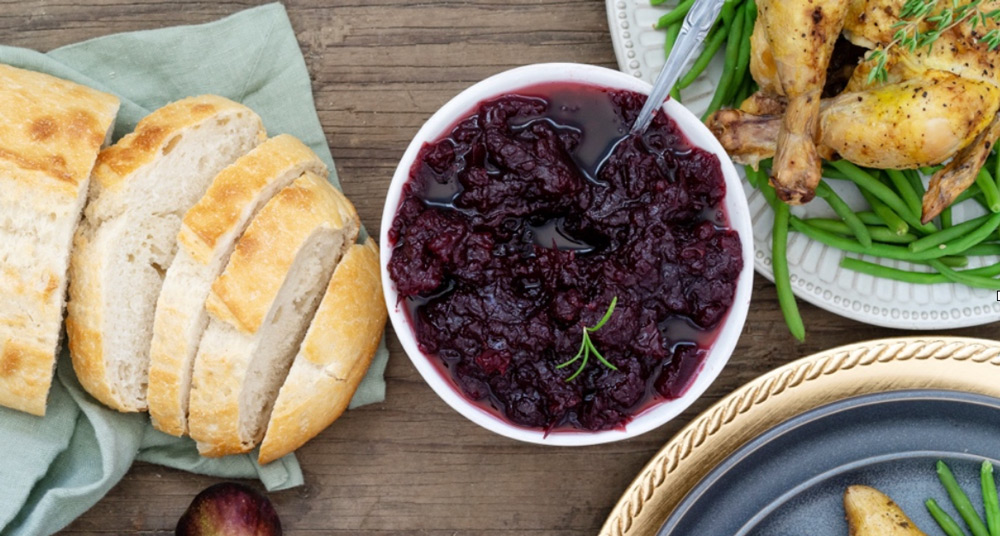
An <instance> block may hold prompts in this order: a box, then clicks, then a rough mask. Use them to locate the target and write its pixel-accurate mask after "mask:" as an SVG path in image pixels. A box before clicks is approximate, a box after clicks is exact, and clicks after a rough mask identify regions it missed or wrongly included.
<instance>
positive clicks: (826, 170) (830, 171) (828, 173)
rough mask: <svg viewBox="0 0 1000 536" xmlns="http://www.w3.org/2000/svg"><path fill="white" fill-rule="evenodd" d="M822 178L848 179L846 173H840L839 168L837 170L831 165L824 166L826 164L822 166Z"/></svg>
mask: <svg viewBox="0 0 1000 536" xmlns="http://www.w3.org/2000/svg"><path fill="white" fill-rule="evenodd" d="M823 178H825V179H837V180H842V181H846V180H849V179H848V178H847V175H844V174H843V173H841V172H840V170H838V169H837V168H835V167H831V166H826V165H824V166H823Z"/></svg>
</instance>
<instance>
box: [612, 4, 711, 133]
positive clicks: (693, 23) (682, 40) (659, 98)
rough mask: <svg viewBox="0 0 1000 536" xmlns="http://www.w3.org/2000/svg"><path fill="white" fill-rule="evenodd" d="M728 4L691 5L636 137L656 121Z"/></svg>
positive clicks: (635, 125) (634, 126) (634, 129)
mask: <svg viewBox="0 0 1000 536" xmlns="http://www.w3.org/2000/svg"><path fill="white" fill-rule="evenodd" d="M725 3H726V0H697V1H696V2H695V3H694V5H693V6H691V10H690V11H688V14H687V16H686V17H684V24H683V25H682V26H681V31H680V33H679V34H677V41H676V42H675V43H674V48H673V50H671V51H670V56H668V57H667V61H666V63H664V64H663V69H662V70H661V71H660V75H659V76H657V77H656V82H654V83H653V91H652V92H651V93H650V94H649V98H648V99H646V104H645V106H643V107H642V111H640V112H639V117H637V118H636V120H635V123H633V124H632V131H631V132H632V134H642V133H643V132H645V131H646V129H647V128H648V127H649V123H650V122H651V121H652V120H653V114H654V113H655V112H656V110H657V109H659V108H660V107H661V106H663V101H664V99H666V98H667V94H668V93H670V90H671V89H672V88H673V87H674V84H676V83H677V79H678V78H680V75H681V69H682V68H683V67H684V65H685V64H687V62H688V60H690V59H691V55H692V54H694V51H695V49H696V48H698V45H699V44H701V42H702V41H704V40H705V37H706V36H707V35H708V31H709V30H711V29H712V26H713V25H714V24H715V19H717V18H718V17H719V12H720V11H722V4H725Z"/></svg>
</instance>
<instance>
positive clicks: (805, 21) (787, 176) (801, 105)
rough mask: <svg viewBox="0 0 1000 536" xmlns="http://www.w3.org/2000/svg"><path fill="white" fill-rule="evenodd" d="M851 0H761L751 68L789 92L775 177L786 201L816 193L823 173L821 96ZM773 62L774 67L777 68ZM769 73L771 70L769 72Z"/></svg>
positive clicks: (767, 82) (771, 86)
mask: <svg viewBox="0 0 1000 536" xmlns="http://www.w3.org/2000/svg"><path fill="white" fill-rule="evenodd" d="M847 8H848V0H807V1H790V0H759V1H758V2H757V24H756V25H755V27H754V36H753V37H752V38H751V64H756V65H753V66H752V67H751V68H752V69H753V72H754V73H755V74H757V75H760V76H761V79H762V82H761V85H762V86H764V87H766V88H767V89H769V90H771V91H773V92H775V93H777V94H779V95H782V96H785V97H787V99H788V106H787V108H786V110H785V114H784V117H783V120H782V123H781V127H780V129H779V130H778V141H777V147H776V152H775V155H774V168H773V170H772V177H771V181H772V182H773V183H774V186H775V188H776V190H777V192H778V196H779V197H781V198H782V199H783V200H784V201H785V202H788V203H791V204H801V203H805V202H808V201H809V200H810V199H812V197H813V194H814V190H815V189H816V185H817V184H819V181H820V178H822V168H821V163H822V162H821V160H820V157H819V154H818V153H817V151H816V145H815V142H814V139H815V138H816V133H817V129H816V127H817V120H818V118H819V111H820V96H821V94H822V92H823V86H824V84H825V83H826V68H827V66H828V65H829V63H830V55H831V54H832V53H833V45H834V43H835V42H836V40H837V36H839V35H840V32H841V30H842V28H843V26H844V19H845V17H846V15H847ZM772 66H773V69H772ZM765 73H766V74H765Z"/></svg>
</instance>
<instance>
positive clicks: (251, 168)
mask: <svg viewBox="0 0 1000 536" xmlns="http://www.w3.org/2000/svg"><path fill="white" fill-rule="evenodd" d="M306 171H311V172H313V173H315V174H317V175H320V176H323V177H325V176H326V174H327V169H326V165H324V164H323V162H322V161H321V160H320V159H319V157H317V156H316V154H315V153H313V152H312V150H310V149H309V148H308V147H306V146H305V144H303V143H302V142H301V141H299V140H298V139H296V138H295V137H293V136H289V135H287V134H282V135H280V136H277V137H274V138H271V139H270V140H267V141H266V142H264V143H262V144H261V145H259V146H257V148H256V149H254V150H252V151H250V152H249V153H247V154H246V155H244V156H242V157H240V159H239V160H237V161H236V162H235V163H233V164H232V165H231V166H229V167H227V168H226V169H224V170H222V172H221V173H219V175H218V176H216V177H215V179H214V180H213V181H212V185H211V186H209V187H208V191H207V192H205V195H204V196H203V197H202V198H201V200H200V201H198V203H196V204H195V206H193V207H191V210H189V211H188V212H187V214H186V215H185V216H184V220H183V222H182V223H181V231H180V233H179V234H178V236H177V243H178V250H177V256H176V257H175V258H174V262H173V263H172V264H171V265H170V268H169V269H168V270H167V275H166V279H164V281H163V289H162V290H161V291H160V297H159V300H158V301H157V302H156V317H155V320H154V322H153V340H152V343H151V344H150V350H149V390H148V392H147V399H148V401H149V415H150V417H152V420H153V425H154V426H155V427H156V428H157V429H158V430H161V431H163V432H166V433H168V434H172V435H175V436H180V435H183V434H184V433H186V432H187V403H188V390H189V388H190V385H191V370H192V368H193V366H194V358H195V353H196V352H197V351H198V343H199V342H200V341H201V335H202V333H203V332H204V331H205V326H206V325H207V324H208V313H207V312H205V299H206V298H208V293H209V291H210V290H211V289H212V282H213V281H215V278H216V277H218V276H219V274H220V273H222V269H223V268H224V267H225V266H226V262H228V261H229V256H230V255H231V254H232V252H233V247H234V246H235V245H236V240H237V239H238V238H239V237H240V235H242V234H243V231H244V230H245V229H246V227H247V225H248V224H249V223H250V220H251V219H252V218H253V217H254V215H255V214H256V213H257V211H258V210H260V207H261V206H262V205H264V203H265V202H267V200H269V199H271V198H272V197H273V196H274V194H275V193H276V192H278V191H279V190H281V189H282V188H284V187H286V186H288V185H289V184H291V182H292V181H293V180H295V179H297V178H298V177H299V176H301V175H302V174H303V173H304V172H306Z"/></svg>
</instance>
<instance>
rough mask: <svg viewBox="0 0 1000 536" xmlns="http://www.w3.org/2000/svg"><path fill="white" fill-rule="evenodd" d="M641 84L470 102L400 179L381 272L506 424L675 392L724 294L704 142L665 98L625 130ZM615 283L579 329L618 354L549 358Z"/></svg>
mask: <svg viewBox="0 0 1000 536" xmlns="http://www.w3.org/2000/svg"><path fill="white" fill-rule="evenodd" d="M644 100H645V97H644V96H642V95H639V94H637V93H632V92H628V91H614V90H609V89H604V88H598V87H593V86H584V85H578V84H558V85H557V84H549V85H543V86H536V87H533V88H530V89H528V90H524V91H522V92H520V93H519V94H518V95H505V96H502V97H499V98H496V99H493V100H490V101H486V102H483V103H482V104H481V105H480V106H479V108H478V109H477V110H475V112H474V113H472V115H470V116H469V117H468V118H466V119H464V120H462V121H461V122H459V123H458V124H457V125H456V126H455V127H454V129H453V130H452V131H451V133H450V134H449V135H448V136H446V137H444V138H442V139H440V140H438V141H436V142H434V143H431V144H428V145H425V146H424V147H423V149H422V150H421V152H420V154H419V156H418V158H417V160H416V162H415V163H414V165H413V168H412V169H411V171H410V179H409V181H408V182H407V183H406V185H405V186H404V188H403V198H402V202H401V205H400V207H399V210H398V212H397V214H396V219H395V220H394V221H393V224H392V228H391V229H390V231H389V238H390V242H391V243H393V245H394V249H393V253H392V257H391V259H390V261H389V274H390V277H392V279H393V281H395V283H396V287H397V289H398V291H399V294H400V296H401V299H405V300H406V301H407V302H408V306H409V307H410V313H411V320H412V322H413V325H414V331H415V333H416V338H417V341H418V343H419V345H420V348H421V350H422V351H424V352H425V353H427V354H428V355H432V356H437V359H440V361H441V363H440V364H441V365H442V366H443V367H444V368H446V369H447V370H448V371H450V375H451V376H452V378H453V380H454V382H455V383H456V384H457V385H458V386H459V388H460V389H461V390H462V391H463V392H464V393H465V395H466V396H467V397H469V398H471V399H473V400H476V401H480V402H482V403H483V404H488V405H490V406H492V407H493V408H495V409H496V410H497V411H498V412H499V413H500V414H501V415H503V416H504V417H506V418H507V419H509V420H510V421H513V422H514V423H517V424H520V425H523V426H528V427H539V428H544V429H546V430H551V429H553V428H556V427H569V428H580V429H585V430H604V429H609V428H617V427H621V426H624V424H625V423H626V422H628V420H629V419H630V418H631V416H632V415H634V414H635V413H637V412H638V411H641V410H642V409H643V408H645V407H646V406H647V405H649V404H650V403H651V402H652V401H655V400H659V399H663V398H676V397H679V396H680V395H681V394H683V392H684V391H685V389H686V388H687V387H688V385H690V383H691V381H692V380H693V378H694V376H695V375H696V374H697V371H698V370H699V368H700V367H701V364H702V361H703V359H704V356H705V355H706V353H707V349H708V348H709V347H710V346H711V344H712V342H713V340H714V336H715V328H717V327H718V325H719V323H720V322H721V321H722V320H723V318H724V317H725V315H726V312H727V311H728V310H729V307H730V305H731V303H732V301H733V296H734V293H735V291H736V282H737V278H738V276H739V274H740V271H741V270H742V268H743V261H742V255H741V245H740V240H739V236H738V235H737V233H736V232H735V231H733V230H730V229H728V228H727V225H728V223H727V219H726V216H725V214H724V213H723V211H722V206H721V202H722V199H723V197H724V196H725V183H724V181H723V178H722V171H721V168H720V167H719V162H718V159H717V158H716V157H715V156H714V155H713V154H711V153H708V152H706V151H703V150H701V149H699V148H696V147H692V146H691V145H690V144H689V143H688V141H687V139H686V138H685V137H684V136H683V134H682V133H681V132H680V130H679V129H678V127H677V125H676V124H675V123H674V122H673V121H672V120H670V119H669V118H667V117H666V116H665V115H663V114H662V113H661V114H659V115H658V116H657V117H656V119H655V120H654V122H653V124H652V126H651V127H650V128H649V130H648V131H647V132H646V134H644V135H643V136H642V137H641V138H638V137H625V138H624V139H622V138H623V137H624V136H625V134H626V133H627V132H628V127H629V126H630V125H631V124H632V122H633V121H634V120H635V117H636V116H637V115H638V112H639V110H640V108H641V107H642V104H643V102H644ZM619 140H621V141H620V142H619ZM616 143H617V144H616ZM609 153H610V155H609ZM614 298H617V305H616V307H615V309H614V311H613V313H612V314H611V317H610V319H609V320H608V321H607V323H606V324H605V325H604V326H603V327H601V329H599V330H597V331H595V332H590V333H588V334H589V338H590V340H591V342H592V343H593V346H594V347H595V348H596V349H597V350H598V351H599V352H600V354H601V355H602V356H603V357H604V358H605V359H606V360H607V361H608V363H609V364H611V365H613V366H614V368H616V369H617V370H613V369H612V368H609V367H608V366H607V365H606V364H604V363H602V362H601V361H600V360H599V359H598V358H597V357H596V356H595V355H594V354H593V353H591V354H590V356H589V360H588V362H587V364H586V366H585V367H583V369H582V371H581V372H580V373H579V374H578V375H576V376H575V377H573V376H574V374H575V373H576V372H577V370H578V369H579V368H580V366H581V364H582V362H583V359H582V358H581V359H578V360H577V361H575V362H573V363H572V364H570V365H568V366H563V367H561V368H560V367H559V365H560V364H562V363H565V362H567V361H570V360H571V359H573V357H574V356H575V355H577V353H578V351H579V350H580V348H581V342H582V340H583V336H584V328H585V327H590V326H594V325H596V324H597V323H598V322H599V321H600V320H601V317H602V316H603V315H604V313H605V312H606V311H607V310H608V307H609V306H610V304H611V302H612V300H613V299H614ZM446 374H447V372H446Z"/></svg>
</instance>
